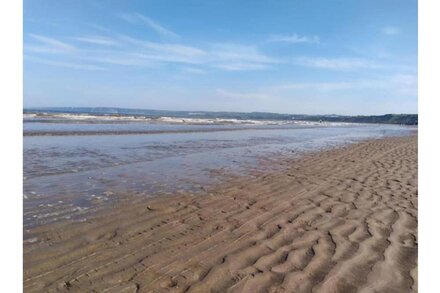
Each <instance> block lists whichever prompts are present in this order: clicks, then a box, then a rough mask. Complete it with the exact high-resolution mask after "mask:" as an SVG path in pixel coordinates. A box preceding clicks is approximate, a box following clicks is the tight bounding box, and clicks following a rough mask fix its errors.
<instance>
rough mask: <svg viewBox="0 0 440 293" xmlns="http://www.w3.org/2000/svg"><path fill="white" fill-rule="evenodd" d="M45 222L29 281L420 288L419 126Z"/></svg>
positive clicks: (105, 286)
mask: <svg viewBox="0 0 440 293" xmlns="http://www.w3.org/2000/svg"><path fill="white" fill-rule="evenodd" d="M285 163H286V164H287V165H288V167H287V171H285V172H275V173H270V174H261V175H259V176H257V177H255V178H238V179H236V180H231V182H230V183H228V184H227V185H226V186H224V187H223V188H221V187H217V188H216V189H215V190H212V191H211V195H205V196H191V195H184V196H175V197H172V198H171V197H168V198H156V199H150V200H139V199H137V200H133V202H131V203H124V204H121V205H120V206H118V207H116V208H113V209H111V210H109V211H107V212H105V213H104V214H101V215H98V216H96V217H95V218H94V219H91V220H89V221H87V222H84V223H69V222H65V223H57V224H53V225H47V226H43V227H38V228H36V229H34V230H32V231H31V232H30V233H29V235H27V237H31V241H27V242H26V243H25V244H24V287H25V292H54V291H68V290H70V291H74V292H252V293H256V292H396V293H397V292H398V293H402V292H417V136H411V137H401V138H388V139H381V140H374V141H368V142H363V143H359V144H356V145H352V146H348V147H344V148H341V149H337V150H330V151H324V152H321V153H318V154H313V155H306V156H305V157H303V158H301V159H299V160H291V161H287V162H286V161H285Z"/></svg>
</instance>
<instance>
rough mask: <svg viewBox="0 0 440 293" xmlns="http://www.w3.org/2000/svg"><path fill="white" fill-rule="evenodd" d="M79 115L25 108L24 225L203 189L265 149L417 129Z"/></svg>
mask: <svg viewBox="0 0 440 293" xmlns="http://www.w3.org/2000/svg"><path fill="white" fill-rule="evenodd" d="M76 116H78V115H76ZM76 116H74V117H72V115H70V116H61V115H58V116H56V117H55V116H49V117H43V118H42V117H41V116H40V117H36V116H29V115H28V116H25V119H24V166H23V170H24V186H23V187H24V195H23V196H24V225H25V228H28V227H32V226H35V225H38V224H42V223H47V222H53V221H57V220H60V219H74V220H84V217H85V216H84V215H86V214H87V211H88V210H91V209H94V208H97V207H102V206H105V205H106V204H108V203H112V202H114V201H115V200H117V198H118V195H120V194H127V193H130V194H137V195H140V196H147V197H148V196H158V195H159V196H160V195H161V194H176V193H179V192H194V193H197V192H203V190H204V188H205V187H206V186H207V185H209V184H216V183H221V182H222V180H225V178H227V177H228V176H233V175H246V174H252V172H257V171H265V170H261V169H262V168H268V166H269V165H268V164H262V161H264V160H267V159H268V158H271V157H277V156H283V155H293V154H295V155H298V154H301V153H303V152H309V151H317V150H320V149H323V148H329V147H335V146H338V145H342V144H348V143H353V142H356V141H359V140H363V139H369V138H381V137H385V136H398V135H406V134H409V133H410V132H411V131H412V130H413V128H411V127H404V126H394V125H362V124H342V123H333V124H329V123H309V122H303V123H302V122H298V121H296V122H292V121H269V120H263V121H262V120H236V119H221V118H220V119H219V118H216V119H209V120H208V119H207V120H206V121H203V119H196V120H189V119H187V118H186V119H181V118H178V117H162V118H159V119H158V118H155V119H146V118H145V119H142V120H141V121H140V120H139V118H133V119H131V118H130V119H129V118H127V117H123V118H121V117H105V118H104V119H102V117H95V116H94V117H79V118H78V117H76ZM263 166H264V167H263ZM273 167H276V166H273Z"/></svg>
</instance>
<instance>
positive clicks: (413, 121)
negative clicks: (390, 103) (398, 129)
mask: <svg viewBox="0 0 440 293" xmlns="http://www.w3.org/2000/svg"><path fill="white" fill-rule="evenodd" d="M295 119H298V120H306V121H320V120H322V121H328V122H352V123H384V124H404V125H418V123H419V122H418V114H386V115H378V116H339V115H296V116H295Z"/></svg>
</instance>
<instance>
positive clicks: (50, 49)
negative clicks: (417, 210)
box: [25, 34, 76, 54]
mask: <svg viewBox="0 0 440 293" xmlns="http://www.w3.org/2000/svg"><path fill="white" fill-rule="evenodd" d="M29 36H30V37H31V38H32V39H34V40H36V41H37V44H31V45H27V46H26V47H25V49H26V50H29V51H33V52H37V53H47V54H59V53H71V52H74V51H75V50H76V48H75V47H74V46H73V45H70V44H68V43H65V42H62V41H59V40H57V39H54V38H50V37H46V36H42V35H37V34H29Z"/></svg>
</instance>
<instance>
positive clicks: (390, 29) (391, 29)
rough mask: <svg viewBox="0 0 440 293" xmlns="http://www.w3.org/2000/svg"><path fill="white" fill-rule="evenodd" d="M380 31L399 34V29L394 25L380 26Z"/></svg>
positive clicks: (389, 34) (390, 34)
mask: <svg viewBox="0 0 440 293" xmlns="http://www.w3.org/2000/svg"><path fill="white" fill-rule="evenodd" d="M382 33H383V34H385V35H388V36H394V35H398V34H400V29H398V28H397V27H394V26H386V27H383V28H382Z"/></svg>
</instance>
